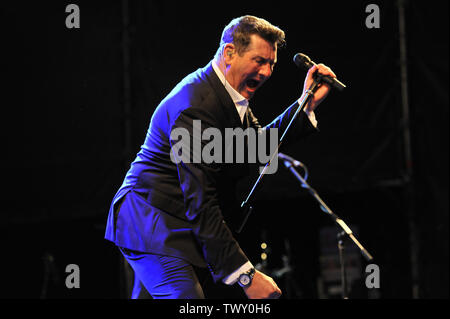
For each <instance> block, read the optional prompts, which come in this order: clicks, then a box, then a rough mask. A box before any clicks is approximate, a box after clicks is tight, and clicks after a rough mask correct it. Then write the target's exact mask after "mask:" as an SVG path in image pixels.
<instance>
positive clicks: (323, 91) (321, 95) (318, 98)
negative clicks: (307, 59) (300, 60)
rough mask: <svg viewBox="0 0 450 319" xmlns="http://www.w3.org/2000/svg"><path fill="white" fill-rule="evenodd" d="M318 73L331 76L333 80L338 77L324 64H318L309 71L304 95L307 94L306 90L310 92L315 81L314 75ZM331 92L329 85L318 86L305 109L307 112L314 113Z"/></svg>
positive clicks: (321, 84)
mask: <svg viewBox="0 0 450 319" xmlns="http://www.w3.org/2000/svg"><path fill="white" fill-rule="evenodd" d="M316 71H317V72H318V73H320V74H323V75H329V76H331V77H333V78H335V77H336V75H335V74H334V73H333V71H331V69H330V68H329V67H327V66H325V65H323V64H317V65H314V66H312V67H311V68H310V69H309V70H308V74H307V75H306V79H305V83H304V86H303V95H305V94H306V90H308V89H309V88H310V86H311V84H312V83H313V81H314V78H313V75H314V73H316ZM329 92H330V86H329V85H328V84H327V83H324V82H322V83H320V84H319V85H318V89H317V90H316V92H315V93H314V96H313V97H312V98H311V99H310V100H309V102H308V104H307V105H306V107H305V111H306V112H312V111H314V110H315V108H316V107H317V106H318V105H319V104H320V103H321V102H322V101H323V100H324V99H325V97H326V96H327V95H328V93H329Z"/></svg>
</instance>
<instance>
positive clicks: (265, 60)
mask: <svg viewBox="0 0 450 319" xmlns="http://www.w3.org/2000/svg"><path fill="white" fill-rule="evenodd" d="M255 59H261V60H263V61H264V62H269V63H270V64H275V63H277V60H276V59H275V60H271V59H266V58H263V57H262V56H260V55H257V56H256V57H255Z"/></svg>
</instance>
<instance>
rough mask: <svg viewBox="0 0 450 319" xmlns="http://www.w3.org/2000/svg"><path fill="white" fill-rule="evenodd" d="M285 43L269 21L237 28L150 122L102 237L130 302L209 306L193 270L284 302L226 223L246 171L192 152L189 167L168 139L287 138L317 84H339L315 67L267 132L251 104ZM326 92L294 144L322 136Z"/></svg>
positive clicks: (248, 19)
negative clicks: (197, 301)
mask: <svg viewBox="0 0 450 319" xmlns="http://www.w3.org/2000/svg"><path fill="white" fill-rule="evenodd" d="M284 42H285V35H284V32H283V31H282V30H281V29H279V28H278V27H276V26H273V25H272V24H270V23H269V22H267V21H266V20H264V19H261V18H257V17H254V16H243V17H239V18H236V19H234V20H232V21H231V22H230V23H229V24H228V25H227V26H226V27H225V29H224V30H223V33H222V37H221V41H220V46H219V48H218V50H217V53H216V54H215V56H214V58H213V59H212V61H211V62H210V63H209V64H208V65H206V66H205V67H204V68H201V69H198V70H197V71H196V72H194V73H192V74H190V75H188V76H187V77H185V78H184V79H183V80H182V81H181V82H180V83H178V85H177V86H176V87H175V88H174V89H173V90H172V91H171V92H170V93H169V94H168V95H167V96H166V97H165V98H164V99H163V100H162V101H161V103H160V104H159V105H158V107H157V108H156V110H155V112H154V113H153V116H152V119H151V122H150V126H149V128H148V132H147V135H146V139H145V142H144V144H143V145H142V147H141V150H140V152H139V153H138V154H137V157H136V159H135V160H134V161H133V163H132V164H131V167H130V169H129V171H128V173H127V174H126V177H125V179H124V182H123V184H122V186H121V187H120V189H119V190H118V192H117V194H116V196H115V197H114V199H113V202H112V205H111V208H110V212H109V217H108V221H107V227H106V234H105V238H106V239H108V240H110V241H112V242H114V243H115V244H116V245H117V246H118V247H119V249H120V251H121V252H122V254H123V255H124V257H125V258H126V259H127V261H128V262H129V264H130V265H131V267H132V268H133V270H134V273H135V279H136V280H138V281H139V282H140V283H141V284H142V285H140V286H139V285H135V290H134V291H133V294H132V297H133V298H138V297H139V296H140V293H142V291H139V287H142V286H143V287H145V290H146V292H148V293H149V294H150V295H151V297H152V298H155V299H156V298H170V299H175V298H205V295H204V292H203V289H202V287H201V285H200V283H199V279H198V277H197V275H196V273H195V270H194V267H204V268H205V267H207V268H208V269H209V271H210V273H211V275H212V278H213V280H214V281H215V282H222V283H224V284H226V285H235V284H236V285H240V286H241V287H242V288H243V290H244V292H245V294H246V295H247V297H248V298H250V299H265V298H278V297H279V296H280V295H281V291H280V289H279V288H278V286H277V285H276V283H275V282H274V281H273V280H272V278H270V277H269V276H267V275H265V274H263V273H262V272H260V271H258V270H255V268H254V267H253V265H252V263H251V261H250V260H249V259H248V258H247V256H246V255H245V253H244V252H243V251H242V249H241V248H240V246H239V244H238V242H237V241H236V240H235V239H234V237H233V232H232V229H231V227H229V225H228V224H227V223H226V221H225V218H224V216H229V215H231V214H239V211H238V210H239V204H238V203H237V201H236V198H235V197H236V194H235V185H236V181H237V180H238V179H239V178H240V177H242V176H243V175H245V174H246V172H245V170H243V169H242V164H236V165H234V164H229V163H227V164H224V163H215V162H212V163H211V162H210V161H208V162H206V161H204V160H202V158H201V153H200V154H196V152H195V151H194V150H192V149H190V155H191V156H192V157H190V158H191V160H185V158H184V157H180V154H179V153H178V152H177V151H174V149H173V146H174V145H175V144H176V143H177V142H178V140H176V136H174V134H172V132H173V131H174V130H175V129H185V130H186V131H187V132H189V133H190V136H191V137H193V139H194V140H193V141H192V143H188V146H189V145H190V146H191V148H192V145H194V144H195V143H196V142H197V143H200V145H201V146H205V145H206V144H207V143H208V140H203V138H202V139H201V140H200V141H198V140H197V141H195V138H196V137H195V136H196V134H195V132H194V124H195V123H201V124H200V125H201V126H200V130H201V132H205V130H206V129H208V128H214V129H218V130H219V131H220V132H224V131H225V129H226V128H233V129H234V128H243V129H246V128H249V127H251V128H255V129H257V130H258V131H259V132H261V131H263V130H267V129H269V128H278V129H280V130H281V131H283V129H284V128H286V127H287V124H288V123H289V121H290V119H291V118H292V116H293V114H294V113H295V111H296V109H297V108H298V106H299V102H298V101H301V99H302V98H303V97H304V96H305V94H306V93H305V92H306V90H307V89H308V88H309V87H310V85H311V83H312V82H313V74H314V73H316V72H319V73H321V74H323V75H328V76H332V77H335V75H334V73H333V72H332V71H331V70H330V69H329V68H328V67H326V66H324V65H322V64H320V65H317V66H314V67H312V68H311V69H310V70H309V71H308V74H307V76H306V79H305V83H304V88H303V92H302V94H301V95H300V96H299V100H298V101H295V102H294V103H293V104H292V105H291V106H290V107H288V108H287V109H286V110H285V111H284V112H283V113H282V114H281V115H280V116H278V117H277V118H276V119H275V120H274V121H273V122H272V123H270V124H269V125H267V126H266V127H262V126H261V125H260V124H259V122H258V120H257V119H256V118H255V116H254V115H253V113H252V111H251V108H250V106H249V100H250V99H251V98H252V96H253V95H254V94H255V92H256V91H257V90H258V89H259V88H260V87H261V86H262V85H263V84H264V82H266V81H267V80H268V79H269V78H270V76H271V75H272V72H273V70H274V66H275V64H276V62H277V49H278V47H280V46H281V45H283V44H284ZM329 90H330V88H329V86H328V85H327V84H321V85H320V86H319V88H318V89H317V91H316V92H315V94H314V97H313V98H312V99H311V100H310V102H309V103H308V104H307V105H306V107H305V109H304V112H301V113H300V114H299V115H298V117H297V118H296V120H295V123H294V124H293V127H292V129H290V133H289V134H290V136H289V140H290V141H292V140H296V139H298V138H302V137H304V136H306V135H308V134H310V133H313V132H315V131H317V129H316V127H317V122H316V119H315V116H314V109H315V108H316V107H317V106H318V105H319V104H320V103H321V101H322V100H323V99H324V98H325V97H326V95H327V94H328V92H329ZM194 121H195V122H194ZM200 136H202V135H200ZM223 136H224V135H223ZM193 158H196V159H197V160H192V159H193Z"/></svg>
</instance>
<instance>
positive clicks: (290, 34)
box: [0, 1, 449, 298]
mask: <svg viewBox="0 0 450 319" xmlns="http://www.w3.org/2000/svg"><path fill="white" fill-rule="evenodd" d="M69 3H71V2H67V1H48V2H47V1H46V2H29V3H28V2H27V3H25V2H14V3H13V2H9V3H7V2H5V3H4V4H2V5H1V19H2V22H3V25H4V27H2V55H3V58H2V64H3V67H2V77H3V81H2V82H3V84H2V106H3V107H2V110H3V112H2V122H3V125H2V131H3V137H4V138H3V141H4V147H3V149H4V151H3V152H2V153H3V156H2V161H3V162H4V164H3V165H2V166H3V174H2V175H3V176H2V177H3V181H4V182H3V184H4V187H3V189H4V190H3V191H2V210H1V211H2V212H1V216H2V217H1V224H0V227H1V232H0V233H1V235H0V240H1V243H2V247H3V249H2V262H1V273H2V274H3V277H4V278H3V280H2V284H1V289H0V297H2V298H39V297H41V296H42V297H51V298H119V297H123V278H122V277H123V273H122V270H121V267H120V263H121V259H120V256H119V254H118V252H117V251H116V249H115V248H114V247H113V246H112V245H111V244H110V243H108V242H106V241H105V240H104V239H103V235H104V227H105V221H106V217H107V212H108V209H109V204H110V201H111V199H112V197H113V196H114V193H115V192H116V190H117V189H118V187H119V186H120V184H121V182H122V179H123V177H124V174H125V172H126V170H127V168H128V165H129V163H130V161H132V160H133V159H134V156H135V154H136V152H137V151H138V150H139V147H140V145H141V144H142V142H143V140H144V137H145V133H146V129H147V125H148V124H149V120H150V117H151V114H152V112H153V110H154V109H155V107H156V106H157V105H158V103H159V101H160V100H161V99H162V98H164V96H165V95H166V94H167V93H168V92H169V91H170V90H171V89H172V87H173V86H174V85H175V84H176V83H177V82H178V81H179V80H181V79H182V78H183V77H184V76H185V75H186V74H188V73H190V72H192V71H194V70H196V69H197V68H199V67H203V66H204V65H206V64H207V63H208V62H209V61H210V60H211V58H212V56H213V54H214V53H215V51H216V49H217V46H218V43H219V38H220V34H221V32H222V30H223V27H224V26H225V25H226V24H227V23H228V22H229V21H230V20H231V19H232V18H234V17H238V16H241V15H244V14H252V15H256V16H259V17H262V18H265V19H267V20H269V21H270V22H271V23H273V24H275V25H278V26H279V27H281V28H282V29H283V30H284V31H285V32H286V40H287V46H286V47H285V48H282V49H280V50H279V52H278V63H277V65H276V68H275V72H274V74H273V76H272V78H271V80H270V81H268V82H267V83H266V84H265V85H264V87H263V88H262V89H260V90H259V91H258V93H257V94H256V96H255V97H254V99H252V100H251V106H252V109H253V112H254V113H255V114H256V116H257V117H258V118H259V120H260V122H261V123H264V124H265V123H268V122H269V121H270V120H271V119H272V118H273V117H274V116H276V115H278V114H280V113H281V112H282V111H283V110H284V108H285V107H286V106H288V105H290V104H291V103H292V102H293V101H294V100H296V99H297V98H298V97H299V95H300V93H301V88H302V85H303V79H304V76H305V72H304V71H303V70H299V69H297V68H296V67H295V65H294V64H293V63H292V57H293V56H294V54H295V53H297V52H303V53H305V54H307V55H309V56H310V57H311V58H312V59H313V60H314V61H316V62H322V63H325V64H326V65H328V66H330V67H332V69H333V70H334V72H335V73H336V74H337V75H338V78H339V79H340V80H341V81H342V82H344V83H345V84H346V85H347V87H348V88H347V89H346V90H345V91H343V92H337V91H336V92H332V93H331V94H330V95H329V97H328V98H327V100H326V101H325V102H324V103H323V104H322V105H321V106H320V107H319V108H318V109H317V111H316V116H317V119H318V121H319V127H320V130H321V133H320V134H316V135H315V136H313V137H311V138H309V139H307V140H305V141H302V142H299V143H296V144H294V145H291V146H290V147H289V148H288V149H287V151H286V153H287V154H289V155H291V156H293V157H294V158H296V159H298V160H301V161H302V162H303V163H304V164H305V165H306V166H307V167H308V169H309V173H310V178H309V180H308V181H309V183H310V184H311V185H312V186H314V188H315V189H316V190H317V191H318V192H319V194H320V195H321V197H322V198H323V199H324V200H325V202H326V203H327V204H328V205H329V206H330V207H331V208H332V209H333V211H335V212H336V213H337V214H338V215H339V216H341V217H342V218H343V219H344V220H345V221H346V222H347V223H348V224H352V225H356V226H357V227H358V230H359V231H358V236H359V237H358V238H359V239H360V241H361V242H362V244H363V245H364V246H365V247H366V248H367V249H368V250H369V251H370V252H371V253H372V254H373V255H374V257H375V261H374V262H375V263H377V264H378V265H379V266H380V269H381V289H380V296H381V298H411V297H412V279H411V269H412V264H411V263H412V262H411V258H410V257H411V256H410V255H411V243H410V241H409V238H410V236H411V229H410V228H409V226H408V225H409V221H412V223H413V225H415V227H416V230H417V232H416V233H413V236H415V237H414V238H416V239H417V240H418V243H419V251H418V253H419V255H418V256H419V259H418V263H417V266H418V269H419V287H420V297H421V298H443V297H448V213H449V210H448V2H447V1H427V2H425V1H406V6H405V12H406V26H407V28H406V30H407V49H408V60H407V61H408V63H407V66H408V88H409V102H410V103H409V109H410V128H411V141H412V145H411V147H412V155H413V162H412V163H411V164H412V167H413V173H414V174H413V175H412V176H411V177H412V182H411V184H409V185H410V186H411V187H412V188H411V189H412V190H413V193H412V196H409V195H408V193H406V192H405V189H407V184H405V183H404V182H403V177H404V176H405V174H406V171H405V160H404V152H403V145H404V144H403V139H402V132H403V128H404V126H403V125H402V123H403V122H402V109H401V95H400V83H401V82H400V60H399V34H398V10H397V6H396V2H395V1H345V2H344V1H326V2H320V3H319V2H302V3H301V5H293V2H288V1H286V2H284V1H277V2H272V3H264V2H236V3H221V4H215V3H212V2H209V3H200V2H199V3H196V2H187V1H185V2H172V1H130V2H120V1H95V2H93V1H76V2H73V3H76V4H77V5H78V6H79V8H80V13H81V15H80V18H81V19H80V28H79V29H69V28H67V27H66V25H65V19H66V17H67V15H68V13H66V12H65V8H66V6H67V5H68V4H69ZM370 3H375V4H377V5H378V6H379V8H380V17H381V24H380V28H379V29H368V28H367V27H366V25H365V19H366V17H367V15H368V13H366V12H365V8H366V6H367V5H368V4H370ZM124 4H125V6H124ZM124 8H127V11H128V15H127V17H128V19H129V26H128V28H127V29H126V30H127V31H128V36H129V41H127V42H124V40H123V35H124V33H123V32H124V27H123V17H124V13H126V11H124ZM124 50H126V51H124ZM124 52H128V54H129V55H124ZM127 56H128V57H129V65H128V66H129V67H128V68H124V65H126V64H124V58H126V57H127ZM125 61H126V60H125ZM127 76H128V77H129V78H128V79H129V82H127ZM126 84H129V91H127V89H126V88H127V86H126ZM127 92H128V93H129V98H127V94H126V93H127ZM127 103H129V106H130V112H129V113H126V112H125V108H124V105H126V104H127ZM126 123H128V124H126ZM127 125H129V131H128V132H129V134H127V133H126V132H127ZM254 178H255V176H251V177H250V178H249V179H248V180H246V181H244V182H243V183H242V185H241V193H242V196H244V193H246V192H248V190H249V187H250V185H251V183H252V182H254ZM410 206H411V207H413V210H412V213H408V207H410ZM255 208H256V211H255V213H254V214H253V215H252V216H251V217H250V220H249V224H248V225H247V228H246V230H245V231H244V233H243V234H241V235H239V240H240V243H241V245H242V247H243V248H244V250H245V251H246V252H247V253H248V255H249V256H251V257H252V260H253V261H255V262H256V261H257V260H258V258H259V252H260V248H259V244H260V242H261V235H262V234H263V230H264V231H265V232H266V234H267V238H266V241H267V242H268V243H269V244H270V245H271V247H272V252H273V254H272V255H271V259H270V262H271V266H272V267H274V268H276V267H279V266H280V263H281V261H280V256H281V254H282V252H283V241H284V239H288V240H289V241H290V244H291V248H292V252H293V260H292V263H293V264H294V266H295V267H296V271H295V280H296V282H297V283H298V285H299V287H300V289H301V291H302V297H304V298H317V297H318V293H317V290H318V287H317V277H318V276H319V271H320V270H319V261H318V260H319V255H320V249H319V230H320V229H321V227H324V226H329V225H332V222H331V220H329V218H328V217H327V216H325V215H324V214H323V213H322V212H321V211H320V209H319V208H318V205H317V204H316V203H315V201H314V200H313V199H312V198H311V197H310V196H309V195H308V194H307V193H306V192H305V191H304V190H302V189H300V187H299V186H298V183H297V181H296V180H295V179H294V178H293V176H291V175H290V173H289V172H288V171H286V170H285V169H284V168H283V167H282V165H281V163H279V171H278V172H277V174H275V175H271V176H266V177H265V178H264V179H263V183H262V184H261V187H260V188H259V190H258V192H257V194H256V198H255ZM45 253H50V254H51V255H52V256H53V257H54V260H55V261H54V264H53V265H54V266H55V271H52V272H51V274H52V275H51V280H50V282H49V283H48V285H44V282H45V281H44V275H45V266H44V261H43V256H44V255H45ZM70 263H75V264H78V265H79V266H80V269H81V276H82V277H81V278H82V279H81V288H80V289H72V290H68V289H66V288H65V286H64V279H65V276H66V274H65V273H64V269H65V266H66V265H67V264H70ZM44 286H45V287H47V292H46V293H45V294H43V292H42V289H43V287H44ZM361 296H362V297H364V296H365V295H364V294H362V295H359V296H358V297H361Z"/></svg>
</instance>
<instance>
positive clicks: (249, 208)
mask: <svg viewBox="0 0 450 319" xmlns="http://www.w3.org/2000/svg"><path fill="white" fill-rule="evenodd" d="M322 78H323V77H322V76H321V75H320V74H319V73H317V74H316V75H315V76H314V80H313V83H312V84H311V86H310V87H309V89H308V90H307V91H306V92H305V97H304V98H303V100H302V101H301V103H300V105H299V106H298V108H297V110H296V111H295V113H294V115H293V116H292V118H291V120H290V121H289V124H288V126H287V127H286V129H285V130H284V132H283V134H282V135H281V137H280V141H279V143H278V146H277V148H276V149H275V152H274V153H273V154H272V157H271V158H270V161H269V162H268V163H267V164H266V165H265V166H264V168H263V170H262V172H261V173H260V174H259V177H258V179H257V180H256V182H255V184H254V185H253V187H252V189H251V190H250V193H249V194H248V196H247V197H246V199H245V200H244V201H243V202H242V204H241V209H243V211H244V219H243V221H242V223H241V225H240V226H239V228H238V229H237V231H236V232H237V233H240V232H241V231H242V229H243V228H244V225H245V223H246V222H247V219H248V217H249V216H250V213H251V212H252V210H253V207H252V206H251V205H250V204H249V200H250V198H251V197H252V195H253V192H254V191H255V189H256V186H257V185H258V183H259V182H260V181H261V179H262V177H263V176H264V174H265V173H266V170H267V168H268V167H269V165H270V164H271V163H272V161H273V159H274V158H275V156H277V154H278V150H279V149H280V147H281V144H282V143H283V139H284V137H285V136H286V133H287V131H288V130H289V128H290V127H291V125H292V123H294V121H295V119H296V118H297V116H298V114H300V111H301V110H303V109H304V108H305V106H306V104H307V103H308V102H309V100H310V99H311V97H312V96H314V93H315V91H316V90H317V88H318V85H319V83H321V82H322Z"/></svg>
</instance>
